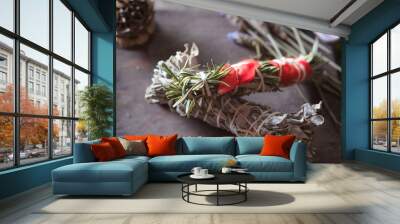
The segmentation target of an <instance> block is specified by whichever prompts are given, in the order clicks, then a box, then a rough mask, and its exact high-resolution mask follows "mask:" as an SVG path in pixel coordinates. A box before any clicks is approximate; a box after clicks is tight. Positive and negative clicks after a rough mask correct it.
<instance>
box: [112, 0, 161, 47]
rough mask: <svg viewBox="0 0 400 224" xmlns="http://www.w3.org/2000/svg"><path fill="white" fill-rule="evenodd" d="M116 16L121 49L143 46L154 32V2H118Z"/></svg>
mask: <svg viewBox="0 0 400 224" xmlns="http://www.w3.org/2000/svg"><path fill="white" fill-rule="evenodd" d="M116 14H117V44H118V46H119V47H124V48H126V47H133V46H137V45H142V44H144V43H146V42H147V41H148V40H149V38H150V35H151V34H152V33H153V32H154V28H155V22H154V2H153V0H117V1H116Z"/></svg>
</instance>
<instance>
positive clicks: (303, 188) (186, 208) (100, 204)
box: [35, 183, 361, 214]
mask: <svg viewBox="0 0 400 224" xmlns="http://www.w3.org/2000/svg"><path fill="white" fill-rule="evenodd" d="M248 186H249V189H250V191H249V193H248V200H247V201H246V202H243V203H241V204H238V205H229V206H204V205H195V204H189V203H187V202H185V201H183V200H182V198H181V185H180V184H176V183H150V184H146V185H145V186H143V187H142V189H141V190H139V192H137V193H136V194H135V195H134V196H131V197H71V196H63V197H57V198H56V199H55V200H54V201H52V202H50V203H48V204H46V205H43V206H42V207H40V208H39V209H38V210H37V211H36V212H35V213H50V214H67V213H68V214H98V213H107V214H125V213H128V214H129V213H133V214H135V213H360V211H361V210H360V208H361V207H360V205H357V204H354V203H350V202H349V201H345V200H343V199H342V198H340V197H339V196H337V195H335V194H334V193H332V192H329V191H328V190H326V189H325V188H323V187H321V186H319V185H316V184H290V183H288V184H281V183H277V184H275V183H272V184H264V183H260V184H249V185H248ZM224 187H225V188H224V189H231V188H233V186H231V187H229V186H224ZM213 188H214V189H215V186H212V185H202V186H199V188H198V190H208V189H213ZM192 190H194V187H193V189H192ZM211 194H212V193H211ZM237 199H238V198H235V197H229V198H228V197H226V198H224V199H223V201H222V202H224V203H228V202H232V201H230V200H237ZM191 200H192V201H194V202H200V203H208V204H213V203H215V197H212V196H208V197H197V196H193V197H192V198H191Z"/></svg>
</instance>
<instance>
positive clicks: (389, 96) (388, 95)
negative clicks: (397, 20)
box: [386, 30, 392, 152]
mask: <svg viewBox="0 0 400 224" xmlns="http://www.w3.org/2000/svg"><path fill="white" fill-rule="evenodd" d="M386 54H387V65H386V66H387V71H389V70H390V30H389V31H388V32H387V52H386ZM391 79H392V76H391V74H390V73H389V74H388V75H387V85H388V86H387V90H388V91H387V98H388V100H387V102H388V103H387V110H388V112H387V113H388V115H387V116H388V118H391V117H392V105H391V104H392V99H391ZM391 123H392V121H391V120H388V122H387V132H388V133H387V135H388V138H387V140H388V148H387V151H388V152H391V151H392V135H391V128H392V125H391Z"/></svg>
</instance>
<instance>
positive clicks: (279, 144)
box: [260, 135, 296, 159]
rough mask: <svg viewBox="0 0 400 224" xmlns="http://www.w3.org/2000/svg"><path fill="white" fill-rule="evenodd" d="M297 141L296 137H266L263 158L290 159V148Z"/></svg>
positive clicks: (262, 151)
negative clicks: (277, 157)
mask: <svg viewBox="0 0 400 224" xmlns="http://www.w3.org/2000/svg"><path fill="white" fill-rule="evenodd" d="M294 140H296V136H294V135H265V136H264V146H263V148H262V149H261V153H260V155H261V156H280V157H284V158H286V159H290V157H289V154H290V148H291V147H292V144H293V142H294Z"/></svg>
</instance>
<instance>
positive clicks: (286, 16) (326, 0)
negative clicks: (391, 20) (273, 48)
mask: <svg viewBox="0 0 400 224" xmlns="http://www.w3.org/2000/svg"><path fill="white" fill-rule="evenodd" d="M167 1H171V2H175V3H180V4H184V5H189V6H194V7H199V8H204V9H209V10H214V11H218V12H224V13H227V14H232V15H238V16H243V17H251V18H254V19H258V20H262V21H267V22H272V23H277V24H281V25H287V26H292V27H297V28H302V29H309V30H313V31H318V32H322V33H327V34H334V35H338V36H342V37H347V36H348V35H349V34H350V26H351V25H352V24H353V23H355V22H356V21H357V20H359V19H360V18H361V17H362V16H364V15H365V14H367V13H368V12H369V11H371V10H372V9H373V8H375V7H376V6H378V5H379V4H380V3H382V2H383V0H167ZM346 6H347V7H346ZM342 9H344V10H342Z"/></svg>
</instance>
